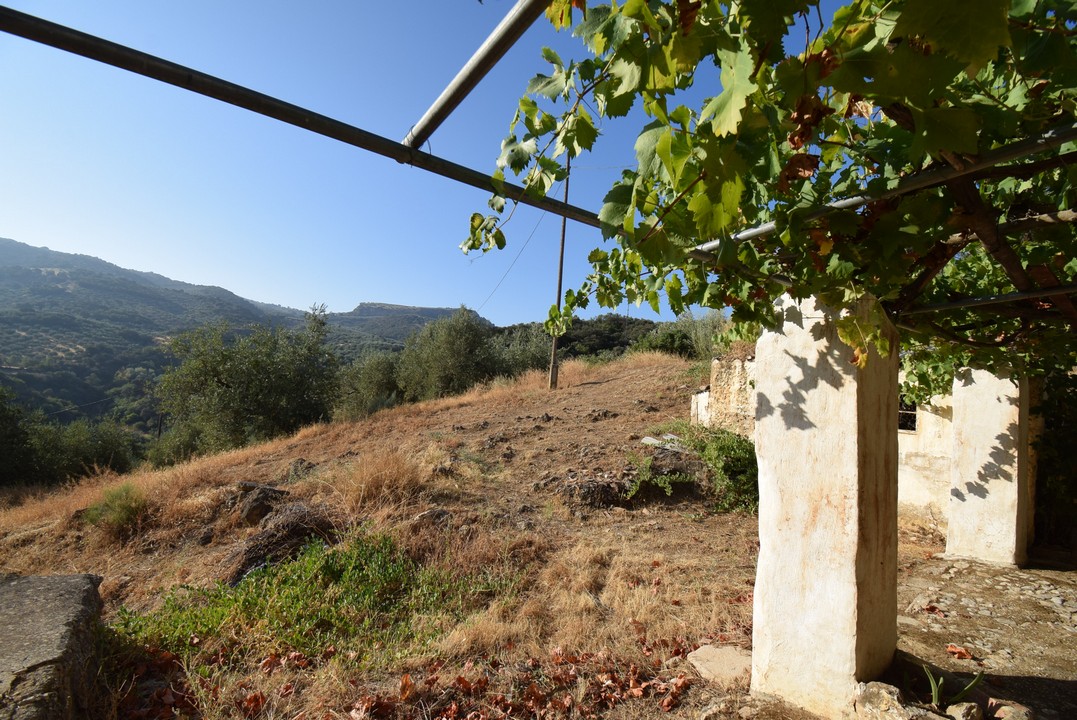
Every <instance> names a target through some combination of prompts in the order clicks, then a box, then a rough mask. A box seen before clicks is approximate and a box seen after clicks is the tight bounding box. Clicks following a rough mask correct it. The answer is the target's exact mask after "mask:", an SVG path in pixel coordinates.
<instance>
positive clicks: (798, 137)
mask: <svg viewBox="0 0 1077 720" xmlns="http://www.w3.org/2000/svg"><path fill="white" fill-rule="evenodd" d="M833 112H834V108H832V107H829V106H828V105H826V104H825V103H824V102H823V101H822V100H820V99H819V96H818V95H815V94H811V93H808V94H806V95H801V96H800V97H799V98H798V99H797V105H796V108H794V110H793V113H792V115H790V116H789V119H790V120H792V121H793V122H794V123H795V124H796V126H797V127H796V129H795V130H794V131H793V132H791V133H789V144H790V145H791V146H792V147H793V149H794V150H799V149H800V148H802V147H804V145H805V144H807V142H808V140H810V139H811V136H812V135H813V134H814V133H815V128H817V127H818V126H819V123H821V122H822V121H823V118H825V117H826V116H827V115H830V114H832V113H833Z"/></svg>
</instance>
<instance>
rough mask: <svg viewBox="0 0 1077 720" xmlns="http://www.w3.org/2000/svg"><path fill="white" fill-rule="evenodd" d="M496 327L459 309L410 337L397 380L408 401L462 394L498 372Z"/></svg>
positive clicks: (472, 313)
mask: <svg viewBox="0 0 1077 720" xmlns="http://www.w3.org/2000/svg"><path fill="white" fill-rule="evenodd" d="M492 335H493V327H492V326H491V325H490V323H489V322H487V321H485V320H483V319H482V318H481V317H479V316H478V315H476V314H475V312H473V311H471V310H468V309H467V308H460V309H459V310H457V311H456V312H455V313H453V314H452V315H450V316H449V317H447V318H441V319H439V320H435V321H434V322H432V323H429V324H428V325H425V326H424V327H423V328H422V330H420V331H419V332H417V333H415V334H414V335H412V336H411V337H410V338H408V340H407V342H406V343H405V345H404V350H403V352H402V353H401V354H400V364H399V366H398V368H397V381H398V382H399V384H400V389H401V390H402V391H403V393H404V398H405V399H406V400H413V401H414V400H429V399H431V398H437V397H443V396H445V395H456V394H458V393H462V392H464V391H466V390H468V389H469V388H471V387H472V386H474V385H475V384H477V383H480V382H484V381H486V380H490V379H491V378H493V377H495V376H496V375H497V372H498V363H497V355H496V353H495V352H494V350H493V347H492V345H491V343H490V339H491V337H492Z"/></svg>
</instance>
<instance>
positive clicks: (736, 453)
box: [641, 420, 759, 513]
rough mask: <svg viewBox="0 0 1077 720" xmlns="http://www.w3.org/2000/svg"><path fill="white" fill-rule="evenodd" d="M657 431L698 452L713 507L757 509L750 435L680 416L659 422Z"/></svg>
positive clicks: (756, 478) (756, 473)
mask: <svg viewBox="0 0 1077 720" xmlns="http://www.w3.org/2000/svg"><path fill="white" fill-rule="evenodd" d="M661 432H663V433H672V434H674V435H676V436H678V438H679V439H680V441H681V443H682V444H684V445H685V446H686V447H688V448H689V449H691V450H693V451H694V452H696V453H697V454H698V455H699V457H700V459H701V460H702V461H703V464H704V465H705V466H706V469H707V474H708V478H707V492H708V494H709V495H711V496H712V497H713V501H714V509H715V510H716V511H718V512H750V513H754V512H756V511H757V510H758V509H759V467H758V465H757V464H756V458H755V444H754V443H753V442H752V440H751V438H747V437H744V436H743V435H737V434H736V433H732V432H729V431H728V430H719V429H712V428H706V427H703V426H702V425H692V424H690V423H688V422H686V421H683V420H680V421H676V422H673V423H669V424H666V425H663V426H662V427H661ZM641 475H642V473H641ZM652 482H655V481H654V480H652Z"/></svg>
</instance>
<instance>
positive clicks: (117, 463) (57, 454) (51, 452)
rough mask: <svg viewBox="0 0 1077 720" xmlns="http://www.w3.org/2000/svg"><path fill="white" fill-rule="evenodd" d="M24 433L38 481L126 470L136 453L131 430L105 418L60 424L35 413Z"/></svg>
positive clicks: (131, 463)
mask: <svg viewBox="0 0 1077 720" xmlns="http://www.w3.org/2000/svg"><path fill="white" fill-rule="evenodd" d="M27 432H28V433H29V437H30V447H31V448H32V449H33V459H34V472H33V481H34V482H37V483H44V484H54V483H60V482H64V481H67V480H71V479H74V478H79V477H85V476H87V475H91V474H93V473H94V472H99V471H103V470H111V471H113V472H118V473H125V472H127V471H129V470H130V469H131V468H132V467H134V465H135V458H136V456H137V455H138V453H137V452H136V445H137V440H136V438H135V436H134V435H133V434H132V433H131V432H130V430H128V429H127V428H124V427H122V426H121V425H119V424H117V423H115V422H112V421H108V420H105V421H100V422H95V421H92V420H88V419H86V418H79V419H78V420H75V421H73V422H70V423H67V424H66V425H62V424H60V423H57V422H50V421H48V420H47V419H46V418H45V417H44V416H41V415H37V416H36V417H31V419H30V423H29V424H28V426H27Z"/></svg>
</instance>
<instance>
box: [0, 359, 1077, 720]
mask: <svg viewBox="0 0 1077 720" xmlns="http://www.w3.org/2000/svg"><path fill="white" fill-rule="evenodd" d="M701 379H702V378H701V371H700V369H698V368H694V367H693V366H690V365H688V364H687V363H685V362H684V361H682V360H678V359H674V358H671V357H668V356H663V355H651V354H644V355H631V356H628V357H626V358H624V359H621V360H618V361H615V362H612V363H608V364H605V365H600V366H587V365H584V364H582V363H579V362H570V363H567V364H566V365H565V366H564V367H563V368H562V371H561V380H562V389H561V390H558V391H556V392H550V391H548V390H546V389H545V378H544V377H543V376H542V375H541V374H540V373H533V374H530V375H527V376H525V377H524V378H522V379H521V380H520V381H519V382H515V383H498V384H495V385H494V386H491V387H488V388H484V389H480V390H476V391H473V392H471V393H469V394H467V395H465V396H462V397H456V398H447V399H443V400H439V401H434V402H428V403H423V404H418V405H411V406H404V407H398V408H395V409H393V410H389V411H383V412H381V413H378V414H377V415H374V416H372V417H370V418H368V419H366V420H363V421H360V422H355V423H338V424H332V425H323V426H315V427H311V428H307V429H305V430H303V431H301V432H300V433H298V434H297V435H295V436H294V437H290V438H285V439H281V440H278V441H275V442H272V443H268V444H264V445H259V446H256V447H251V448H247V449H244V450H240V451H235V452H231V453H228V454H224V455H220V456H215V457H210V458H205V459H201V460H196V461H193V462H191V463H189V464H186V465H183V466H179V467H176V468H172V469H170V470H165V471H160V472H145V473H140V474H134V475H131V476H128V477H125V478H116V477H102V478H97V479H93V480H87V481H84V482H82V483H80V484H79V485H77V486H74V487H71V488H67V489H64V490H61V491H57V492H54V493H51V494H47V495H43V496H41V497H39V498H37V499H34V500H31V501H27V502H23V503H22V504H20V505H15V506H10V507H8V508H7V509H3V510H0V573H2V572H5V571H6V572H16V573H21V574H32V573H41V574H52V573H57V572H59V573H74V572H92V573H97V574H99V575H101V576H103V578H104V580H103V582H102V585H101V591H102V594H103V596H104V599H105V602H106V614H107V617H108V618H109V619H110V620H112V621H114V622H118V623H119V624H118V627H124V626H130V625H131V623H132V620H131V618H132V617H149V618H152V617H155V616H156V615H155V613H160V610H161V608H162V605H164V604H165V603H166V598H169V597H171V598H173V600H175V598H181V599H182V598H184V597H195V598H198V597H202V598H203V599H202V600H199V601H198V602H196V603H195V604H196V605H197V604H198V603H201V602H205V603H208V602H210V601H211V600H212V598H220V597H228V596H230V593H232V591H230V590H228V589H226V588H221V589H219V590H213V591H211V592H210V594H208V595H205V596H198V595H197V594H195V593H197V590H180V591H176V590H174V589H175V588H177V587H178V586H181V585H182V586H186V587H188V588H214V587H219V586H218V585H217V583H218V581H220V580H223V579H227V578H229V576H230V574H231V573H232V572H233V570H234V568H235V562H236V558H237V557H239V556H241V555H242V554H243V552H244V550H247V549H249V548H251V547H252V540H253V539H255V538H258V537H264V535H263V533H265V532H266V527H259V526H257V525H254V526H252V525H249V524H247V523H245V522H244V521H243V519H242V517H241V515H242V512H243V508H244V493H243V492H242V488H241V483H257V484H265V485H272V486H275V487H276V488H277V489H278V490H284V491H287V492H288V493H289V495H288V496H287V498H286V502H287V503H289V504H293V503H299V504H301V505H302V506H304V507H306V508H309V509H315V510H317V511H318V512H324V513H325V514H326V517H329V518H331V520H332V523H333V526H334V531H333V532H330V533H328V534H329V535H332V536H334V537H336V538H337V539H341V540H343V542H341V543H340V545H338V546H337V548H338V549H339V548H340V547H341V546H343V545H345V544H347V543H348V542H352V541H354V538H355V537H357V536H363V535H366V534H370V533H376V534H386V535H388V536H389V537H391V538H393V540H394V542H395V543H397V544H398V546H399V547H401V548H403V549H404V551H405V552H406V554H407V556H408V557H409V558H412V560H413V561H414V562H415V563H417V565H416V567H420V568H424V569H431V568H433V569H435V570H438V569H439V568H440V570H439V571H440V572H442V573H443V576H445V577H453V576H455V577H459V578H462V579H463V581H464V585H465V587H466V588H467V590H468V592H469V593H470V595H469V597H470V598H471V601H470V604H469V605H467V606H466V607H465V608H463V609H462V611H461V612H456V611H453V612H450V611H449V610H446V611H445V612H434V613H433V614H430V613H429V612H427V614H425V615H421V616H420V615H414V616H405V617H404V618H403V622H404V624H405V625H411V626H414V627H421V628H426V631H425V632H427V633H428V634H425V635H422V636H421V637H419V638H418V639H416V638H410V639H409V638H407V637H398V638H397V639H396V640H395V641H393V642H392V643H389V644H378V645H376V646H375V647H364V646H362V644H361V642H360V641H358V640H354V639H353V638H352V636H351V635H350V634H345V635H343V636H339V637H338V638H337V639H336V640H334V641H333V642H334V644H333V645H329V646H328V647H326V646H324V644H323V645H322V646H318V654H311V653H309V652H308V653H307V654H303V653H298V654H297V653H296V652H295V651H294V650H292V649H291V647H290V646H288V645H286V644H282V643H281V641H280V640H279V638H277V637H276V636H275V635H273V634H272V633H269V634H268V635H266V634H265V631H264V630H260V629H259V628H260V626H261V625H263V624H265V623H268V622H269V620H270V618H269V617H268V616H266V617H263V616H255V617H254V618H253V621H252V622H251V623H250V624H248V625H235V624H233V626H229V627H231V629H230V630H228V631H227V632H223V633H222V634H221V635H220V636H213V635H212V634H206V633H194V632H190V631H189V630H187V631H185V630H184V628H185V627H186V626H182V625H181V626H180V628H179V629H180V631H181V632H180V634H179V635H178V637H177V638H174V639H173V640H172V641H171V642H172V644H171V645H169V646H168V647H166V648H163V649H162V650H159V651H158V652H157V653H156V654H152V655H151V656H150V660H149V661H140V664H136V665H134V666H124V667H123V668H121V670H122V672H121V674H120V678H121V679H120V681H118V682H117V684H116V685H115V686H112V687H110V688H108V690H109V692H110V693H111V694H110V695H107V697H108V698H111V699H112V700H114V701H115V703H116V705H115V706H111V707H112V709H111V714H109V713H108V712H106V713H104V714H103V717H173V712H174V713H176V714H177V715H179V716H181V717H190V718H195V717H199V718H206V719H211V718H231V717H248V718H270V717H286V718H299V717H305V718H323V717H324V718H424V719H425V718H435V717H436V718H461V719H462V718H465V717H474V718H501V717H506V716H512V717H549V718H559V717H577V716H582V717H608V718H624V719H626V720H627V719H628V718H636V719H644V718H647V719H650V718H659V717H662V718H665V717H676V718H685V719H688V718H693V719H695V718H698V717H700V715H701V711H703V709H704V708H707V710H706V714H707V716H708V717H712V718H715V720H718V719H719V718H722V719H726V718H729V719H732V718H745V717H751V718H756V720H807V719H808V718H809V716H808V715H806V714H804V713H802V712H800V711H797V710H795V709H791V708H788V707H785V706H782V705H780V704H774V703H766V702H763V701H761V700H759V699H756V698H752V697H750V696H749V695H748V694H747V676H746V675H742V676H740V677H739V678H738V679H737V680H735V681H733V682H731V683H729V684H727V685H720V686H713V685H708V684H706V683H705V682H703V681H701V680H700V678H699V676H698V675H697V674H696V673H695V671H694V670H692V669H691V668H690V667H689V666H688V664H687V663H685V662H684V655H685V653H686V652H688V651H689V650H691V649H693V648H694V647H696V646H697V645H699V644H701V643H717V644H721V645H735V646H739V647H742V648H747V647H750V644H751V631H752V602H753V584H754V576H755V559H756V553H757V551H758V541H757V528H756V522H755V518H754V517H753V516H750V515H739V514H715V513H713V512H711V511H710V510H709V508H708V502H707V500H706V498H704V497H701V496H699V495H698V494H696V493H694V492H692V491H691V489H690V488H688V489H687V490H688V491H687V492H685V491H678V492H676V493H674V495H673V496H672V497H669V498H667V497H665V496H664V495H662V494H661V493H658V494H651V495H644V496H641V497H637V498H634V499H633V500H632V501H631V502H625V501H624V500H623V498H619V497H617V496H616V493H606V492H605V491H606V490H608V489H610V488H617V489H623V488H624V483H625V481H628V482H631V480H632V479H633V478H634V477H636V475H635V472H636V468H637V467H639V466H640V465H642V464H645V461H644V460H643V458H645V457H652V458H653V459H654V461H655V462H658V461H659V459H660V454H659V453H658V452H657V451H655V450H653V448H650V447H649V446H646V445H644V444H642V443H641V442H640V441H641V439H642V437H643V436H645V435H647V434H654V433H656V432H660V431H661V430H662V425H663V424H664V423H668V422H669V421H674V420H683V419H685V418H686V416H687V413H688V408H689V398H690V395H691V393H692V392H694V390H695V389H696V386H697V384H698V383H699V382H700V380H701ZM633 458H635V462H633ZM125 482H129V483H131V484H132V485H133V486H135V487H136V488H139V489H140V490H141V492H142V493H143V494H144V496H145V497H146V498H147V502H148V507H147V511H146V513H145V514H144V515H143V516H142V518H141V520H140V522H139V524H138V525H137V526H136V527H135V528H134V532H133V533H132V534H130V535H116V534H109V532H108V531H107V530H106V529H103V528H102V527H100V526H95V525H92V524H90V523H88V522H87V521H86V517H87V510H88V509H89V508H90V507H91V506H93V504H95V503H98V502H99V501H100V500H101V498H102V495H103V494H104V493H105V492H106V491H108V490H109V489H111V488H116V487H118V486H120V485H121V484H123V483H125ZM684 489H685V488H682V490H684ZM276 512H277V513H278V514H279V513H284V512H285V511H284V510H283V509H279V510H278V511H276ZM269 517H273V515H270V516H269ZM263 525H264V523H263ZM269 526H272V522H270V523H269ZM941 549H942V545H941V543H940V538H939V537H938V536H937V535H934V534H932V533H931V532H925V531H922V530H920V529H918V528H916V527H911V526H903V527H902V528H901V531H900V545H899V570H898V573H899V575H898V580H899V589H898V593H899V597H898V600H899V603H898V607H899V608H900V609H901V612H902V613H903V615H902V617H901V618H900V621H899V631H900V639H899V648H900V649H901V650H902V651H904V652H905V653H909V656H908V657H909V659H910V660H911V661H912V662H914V663H915V666H913V665H908V666H905V668H904V670H905V673H906V674H905V677H904V679H902V677H901V675H900V673H899V674H898V675H897V676H895V677H894V678H892V679H891V681H892V682H896V683H899V684H901V683H909V682H912V683H913V684H914V685H915V684H917V678H918V679H919V682H918V687H919V692H920V693H921V695H920V697H921V699H923V698H924V697H925V695H924V693H926V692H927V688H926V683H925V681H924V678H923V676H922V671H921V668H920V664H921V663H927V664H928V665H929V666H930V667H931V668H932V672H933V673H934V674H935V676H936V677H937V676H939V674H940V673H941V672H943V671H944V670H945V671H948V672H951V673H959V675H958V676H957V677H953V676H951V677H953V679H951V680H948V681H947V683H946V685H947V687H948V688H950V687H953V688H955V690H954V691H956V689H960V688H961V687H962V686H963V684H964V683H966V682H967V681H968V680H969V679H970V678H971V674H972V672H974V671H975V670H977V669H980V668H988V669H989V670H990V671H991V676H990V677H989V679H988V681H987V682H988V683H992V682H994V683H997V684H996V685H995V686H988V687H990V690H989V692H990V693H993V694H994V697H1002V698H1012V699H1016V700H1018V701H1020V702H1022V703H1025V704H1026V705H1028V706H1030V707H1032V708H1033V709H1035V710H1036V712H1037V714H1038V716H1039V714H1041V713H1042V716H1043V717H1069V716H1071V715H1072V712H1071V711H1073V710H1077V706H1075V705H1074V703H1073V692H1072V688H1073V684H1074V683H1075V682H1077V645H1075V644H1074V643H1073V642H1072V636H1073V633H1074V632H1077V625H1074V624H1073V620H1074V619H1075V618H1077V616H1074V618H1070V620H1069V621H1068V622H1069V624H1068V625H1067V624H1065V623H1064V622H1060V621H1059V619H1058V618H1059V617H1060V615H1059V613H1063V612H1064V611H1065V608H1062V607H1060V606H1058V604H1057V602H1055V601H1054V600H1052V598H1054V597H1055V596H1058V597H1072V596H1073V593H1074V592H1077V579H1074V577H1073V574H1072V573H1071V572H1060V571H1052V570H1045V569H1023V570H1016V569H1012V568H995V567H989V566H980V565H977V564H975V563H968V562H954V561H953V560H951V559H947V558H944V557H941V556H940V555H938V553H939V551H940V550H941ZM296 565H301V563H296ZM281 567H283V566H281ZM301 567H302V568H306V569H304V570H303V572H310V571H311V570H310V566H308V565H301ZM255 579H256V578H254V577H252V578H251V579H250V580H248V581H245V582H244V584H246V583H250V582H254V581H255ZM241 587H242V584H241ZM260 587H263V589H264V590H265V592H270V593H271V592H273V591H274V589H273V588H272V587H270V586H260ZM985 588H987V589H988V590H985ZM336 591H337V589H336V588H335V587H333V586H332V584H330V585H329V586H318V587H317V588H316V589H315V590H313V591H311V592H310V593H309V594H308V595H304V596H302V598H301V599H302V600H303V602H306V603H308V604H309V606H311V607H313V606H314V605H315V604H317V603H318V602H320V601H323V600H324V599H325V598H331V597H332V596H333V595H332V593H333V592H336ZM256 600H257V598H253V597H251V596H249V595H248V596H246V600H245V602H255V601H256ZM277 600H278V598H274V602H276V601H277ZM977 604H979V605H980V606H982V609H983V611H980V610H978V609H977ZM121 608H127V610H126V611H121ZM940 608H943V609H940ZM970 608H971V609H970ZM306 609H307V606H305V605H301V606H300V607H299V608H298V609H297V610H296V611H295V615H294V616H291V617H290V618H289V619H287V622H286V626H288V625H290V624H291V623H299V622H300V620H301V617H299V616H301V615H303V614H304V613H305V611H306ZM408 612H410V611H408ZM222 617H224V616H222ZM789 621H790V622H797V618H795V617H791V618H790V619H789ZM224 622H225V625H226V626H227V623H228V622H233V623H234V621H229V620H227V619H225V620H224ZM379 622H384V621H379ZM222 627H223V626H222ZM285 629H286V628H285ZM357 636H358V635H356V637H357ZM357 643H359V644H357ZM950 643H959V644H961V645H962V646H964V647H967V648H968V649H969V650H970V651H971V652H973V653H975V657H976V662H975V663H974V662H973V661H971V660H967V659H964V660H963V659H961V658H960V657H955V656H953V654H952V653H949V652H948V651H947V649H948V647H953V645H950ZM985 686H987V685H986V684H985ZM927 697H929V695H927ZM985 697H986V696H985ZM117 707H118V708H119V710H117ZM195 707H197V710H196V709H194V708H195ZM471 713H474V714H471ZM1051 713H1054V714H1051Z"/></svg>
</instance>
